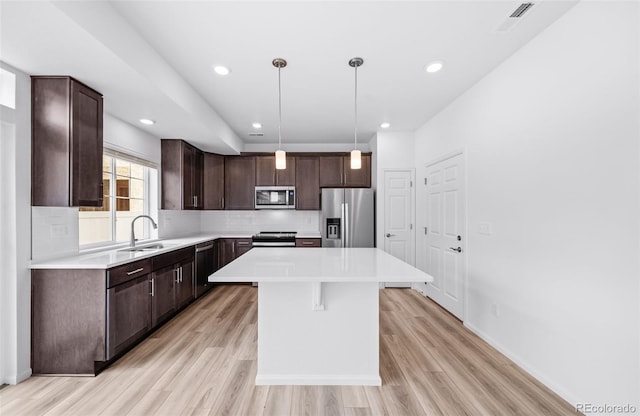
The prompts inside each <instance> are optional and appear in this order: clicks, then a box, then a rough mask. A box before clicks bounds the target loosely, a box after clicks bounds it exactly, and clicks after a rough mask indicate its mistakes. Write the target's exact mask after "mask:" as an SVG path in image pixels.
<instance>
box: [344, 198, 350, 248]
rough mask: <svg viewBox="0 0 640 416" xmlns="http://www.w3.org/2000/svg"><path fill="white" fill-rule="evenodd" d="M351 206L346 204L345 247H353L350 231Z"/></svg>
mask: <svg viewBox="0 0 640 416" xmlns="http://www.w3.org/2000/svg"><path fill="white" fill-rule="evenodd" d="M349 225H350V224H349V204H347V203H345V204H344V235H345V240H344V246H345V247H351V230H349Z"/></svg>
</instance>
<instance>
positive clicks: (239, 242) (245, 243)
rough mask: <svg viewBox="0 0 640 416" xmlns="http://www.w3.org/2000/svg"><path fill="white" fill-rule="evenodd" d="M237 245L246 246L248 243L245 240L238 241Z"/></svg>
mask: <svg viewBox="0 0 640 416" xmlns="http://www.w3.org/2000/svg"><path fill="white" fill-rule="evenodd" d="M238 245H239V246H248V245H249V243H248V242H247V241H238Z"/></svg>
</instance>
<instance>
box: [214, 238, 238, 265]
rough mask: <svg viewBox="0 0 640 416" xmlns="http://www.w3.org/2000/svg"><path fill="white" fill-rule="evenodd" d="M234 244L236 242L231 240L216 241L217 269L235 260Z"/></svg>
mask: <svg viewBox="0 0 640 416" xmlns="http://www.w3.org/2000/svg"><path fill="white" fill-rule="evenodd" d="M235 243H236V240H235V239H233V238H223V239H221V240H218V244H219V246H218V247H219V253H220V254H219V262H218V268H219V269H221V268H223V267H224V266H226V265H227V264H229V263H230V262H231V261H233V259H234V258H235V251H236V250H235Z"/></svg>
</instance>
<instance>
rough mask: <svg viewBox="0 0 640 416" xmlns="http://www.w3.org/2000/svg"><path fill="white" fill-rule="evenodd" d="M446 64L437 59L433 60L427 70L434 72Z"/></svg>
mask: <svg viewBox="0 0 640 416" xmlns="http://www.w3.org/2000/svg"><path fill="white" fill-rule="evenodd" d="M443 66H444V64H443V63H442V61H435V62H431V63H430V64H429V65H427V68H426V70H427V72H428V73H430V74H432V73H434V72H438V71H440V70H441V69H442V67H443Z"/></svg>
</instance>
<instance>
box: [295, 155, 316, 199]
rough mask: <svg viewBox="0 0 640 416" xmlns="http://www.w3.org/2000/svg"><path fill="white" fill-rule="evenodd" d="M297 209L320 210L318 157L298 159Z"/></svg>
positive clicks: (300, 157)
mask: <svg viewBox="0 0 640 416" xmlns="http://www.w3.org/2000/svg"><path fill="white" fill-rule="evenodd" d="M296 209H298V210H319V209H320V160H319V157H318V156H298V157H296Z"/></svg>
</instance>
